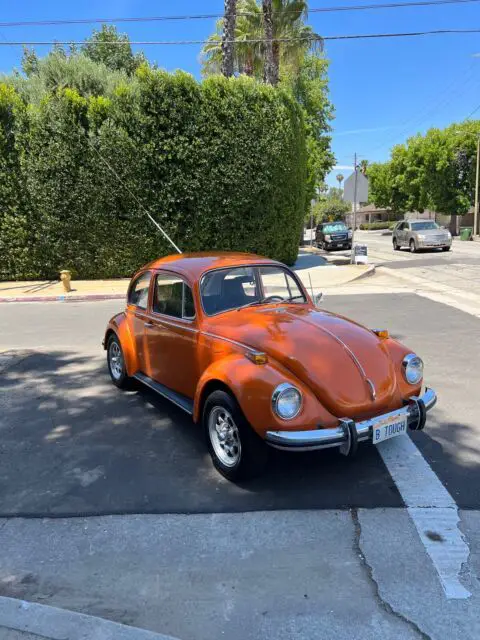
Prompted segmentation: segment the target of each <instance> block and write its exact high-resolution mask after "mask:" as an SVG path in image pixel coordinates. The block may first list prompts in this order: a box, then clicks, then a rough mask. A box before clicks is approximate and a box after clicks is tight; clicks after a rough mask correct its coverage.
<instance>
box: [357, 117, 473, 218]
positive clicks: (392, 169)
mask: <svg viewBox="0 0 480 640" xmlns="http://www.w3.org/2000/svg"><path fill="white" fill-rule="evenodd" d="M479 134H480V121H478V120H477V121H466V122H463V123H461V124H453V125H451V126H450V127H447V128H446V129H430V130H429V131H427V133H426V134H425V135H424V136H421V135H416V136H413V137H412V138H410V139H409V140H408V141H407V142H406V144H403V145H397V146H396V147H394V148H393V150H392V153H391V159H390V161H389V162H387V163H384V164H372V165H369V166H368V170H367V175H368V178H369V181H370V201H371V202H373V203H374V204H375V205H376V206H379V207H388V208H391V209H392V210H393V211H395V212H405V211H424V210H425V209H430V210H432V211H437V212H439V213H444V214H450V215H463V214H465V213H467V211H468V210H469V209H470V207H471V206H472V204H473V200H474V184H475V156H476V143H477V136H478V135H479Z"/></svg>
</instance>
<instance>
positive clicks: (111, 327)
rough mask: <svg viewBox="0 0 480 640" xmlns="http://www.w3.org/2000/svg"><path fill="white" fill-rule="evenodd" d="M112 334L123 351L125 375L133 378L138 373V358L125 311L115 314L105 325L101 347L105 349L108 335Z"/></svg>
mask: <svg viewBox="0 0 480 640" xmlns="http://www.w3.org/2000/svg"><path fill="white" fill-rule="evenodd" d="M112 332H113V333H114V334H115V335H116V336H117V338H118V339H119V341H120V345H121V347H122V351H123V357H124V358H125V367H126V369H127V374H128V375H129V376H133V374H134V373H136V372H137V371H138V358H137V350H136V347H135V339H134V336H133V335H132V332H131V330H130V326H129V323H128V321H127V314H126V313H125V311H122V312H121V313H117V314H116V315H115V316H113V318H112V319H111V320H110V322H109V323H108V325H107V328H106V330H105V338H104V340H103V346H104V348H105V349H106V348H107V340H108V337H109V335H110V333H112Z"/></svg>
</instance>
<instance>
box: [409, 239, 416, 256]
mask: <svg viewBox="0 0 480 640" xmlns="http://www.w3.org/2000/svg"><path fill="white" fill-rule="evenodd" d="M408 246H409V248H410V253H417V247H416V246H415V240H414V239H413V238H412V239H411V240H410V244H409V245H408Z"/></svg>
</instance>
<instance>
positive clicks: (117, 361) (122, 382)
mask: <svg viewBox="0 0 480 640" xmlns="http://www.w3.org/2000/svg"><path fill="white" fill-rule="evenodd" d="M107 364H108V371H109V373H110V378H111V379H112V382H113V384H114V385H115V386H116V387H118V388H119V389H131V388H132V386H133V380H132V378H129V376H128V375H127V368H126V366H125V357H124V355H123V349H122V345H121V344H120V341H119V339H118V338H117V336H116V335H115V334H112V335H111V336H110V337H109V339H108V343H107Z"/></svg>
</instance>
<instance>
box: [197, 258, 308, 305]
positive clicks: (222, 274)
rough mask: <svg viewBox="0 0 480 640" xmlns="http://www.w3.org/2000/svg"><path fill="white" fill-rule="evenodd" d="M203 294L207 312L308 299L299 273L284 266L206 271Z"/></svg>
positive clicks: (202, 288)
mask: <svg viewBox="0 0 480 640" xmlns="http://www.w3.org/2000/svg"><path fill="white" fill-rule="evenodd" d="M200 295H201V298H202V304H203V308H204V310H205V313H206V314H207V315H209V316H210V315H214V314H216V313H221V312H222V311H229V310H231V309H239V308H241V307H245V306H249V305H255V304H267V303H269V302H291V303H302V302H306V298H305V295H304V294H303V292H302V290H301V288H300V286H299V284H298V281H297V279H296V278H295V276H294V275H293V274H292V273H291V272H290V271H289V270H288V269H286V268H284V267H277V266H270V265H268V266H258V267H232V268H231V269H217V270H215V271H209V272H208V273H206V274H205V275H204V276H203V278H202V280H201V282H200Z"/></svg>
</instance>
